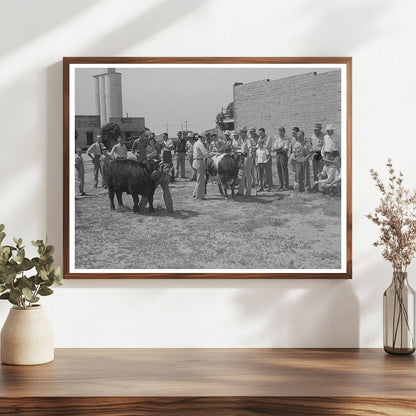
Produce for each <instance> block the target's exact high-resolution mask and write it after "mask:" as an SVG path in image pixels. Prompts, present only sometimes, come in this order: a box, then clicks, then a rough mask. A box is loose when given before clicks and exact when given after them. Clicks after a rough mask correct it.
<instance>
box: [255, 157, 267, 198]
mask: <svg viewBox="0 0 416 416" xmlns="http://www.w3.org/2000/svg"><path fill="white" fill-rule="evenodd" d="M257 167H258V170H259V176H260V178H259V179H260V191H262V190H263V188H264V176H265V175H264V173H265V170H266V163H259V164H258V165H257Z"/></svg>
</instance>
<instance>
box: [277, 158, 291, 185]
mask: <svg viewBox="0 0 416 416" xmlns="http://www.w3.org/2000/svg"><path fill="white" fill-rule="evenodd" d="M287 159H288V157H287V153H278V154H277V174H278V175H279V181H280V187H281V188H289V171H288V168H287Z"/></svg>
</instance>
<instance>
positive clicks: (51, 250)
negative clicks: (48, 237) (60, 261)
mask: <svg viewBox="0 0 416 416" xmlns="http://www.w3.org/2000/svg"><path fill="white" fill-rule="evenodd" d="M53 253H55V247H54V246H51V245H49V246H46V249H45V255H46V256H51V255H52V254H53Z"/></svg>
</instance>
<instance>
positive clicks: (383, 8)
mask: <svg viewBox="0 0 416 416" xmlns="http://www.w3.org/2000/svg"><path fill="white" fill-rule="evenodd" d="M299 5H302V6H301V8H300V9H299V10H298V12H297V13H294V14H297V16H298V17H297V19H296V21H297V26H298V27H299V26H300V27H303V28H307V27H311V26H312V27H311V30H310V31H308V30H303V31H302V32H300V33H302V34H303V35H304V36H311V34H313V33H314V31H315V30H317V28H324V30H325V32H326V33H327V34H328V36H329V37H330V38H331V39H333V40H334V41H333V43H332V49H331V48H328V49H327V50H326V51H325V53H324V54H322V53H321V54H320V51H317V52H316V53H317V54H318V55H315V56H331V55H333V56H340V53H339V51H353V49H354V48H355V47H361V46H362V45H363V44H364V43H365V42H369V41H372V40H374V38H375V37H376V36H378V35H384V34H385V33H386V31H387V32H388V33H391V30H392V27H391V25H390V26H389V27H385V26H383V24H382V23H381V21H380V20H378V18H379V17H382V16H383V15H385V14H386V13H388V12H389V11H390V10H391V8H392V6H393V5H395V4H394V2H391V1H390V0H379V1H377V6H375V5H374V3H373V2H359V1H351V2H349V3H348V2H336V1H334V2H328V1H326V0H318V1H309V2H299ZM369 16H371V17H369ZM303 20H306V21H303ZM311 22H313V23H311ZM357 28H359V29H357ZM324 39H325V38H324ZM321 45H322V46H323V47H328V43H326V42H323V43H321ZM319 54H320V55H319ZM350 54H351V53H350ZM353 64H354V62H353Z"/></svg>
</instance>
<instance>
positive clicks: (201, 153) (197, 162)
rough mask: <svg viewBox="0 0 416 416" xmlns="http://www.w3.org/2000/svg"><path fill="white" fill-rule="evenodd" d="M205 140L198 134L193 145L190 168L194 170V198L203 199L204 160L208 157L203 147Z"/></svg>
mask: <svg viewBox="0 0 416 416" xmlns="http://www.w3.org/2000/svg"><path fill="white" fill-rule="evenodd" d="M205 144H206V138H205V137H204V135H203V134H202V133H198V140H197V141H196V142H195V144H194V148H193V153H194V161H193V163H192V167H193V168H194V169H195V170H196V184H195V189H194V195H193V196H194V198H196V199H199V200H204V199H205V158H207V157H209V152H208V150H207V149H206V147H205Z"/></svg>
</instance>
